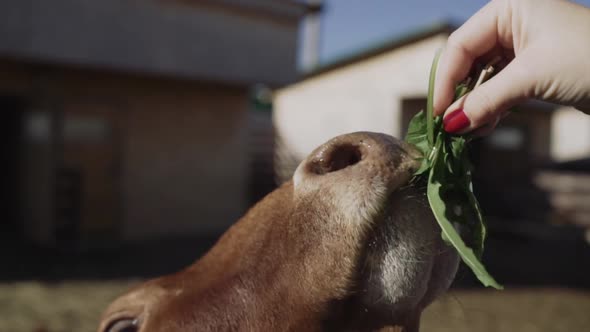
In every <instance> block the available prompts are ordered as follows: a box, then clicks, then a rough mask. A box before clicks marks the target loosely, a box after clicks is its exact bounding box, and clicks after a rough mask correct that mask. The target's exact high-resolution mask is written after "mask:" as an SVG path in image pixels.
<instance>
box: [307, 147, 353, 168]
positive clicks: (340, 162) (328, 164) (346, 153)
mask: <svg viewBox="0 0 590 332" xmlns="http://www.w3.org/2000/svg"><path fill="white" fill-rule="evenodd" d="M362 159H363V155H362V153H361V150H360V148H359V146H356V145H352V144H343V145H339V146H336V147H334V148H333V149H331V150H329V151H327V152H325V153H324V154H323V155H322V156H321V158H319V159H316V160H314V161H313V162H312V163H311V167H310V170H311V171H312V172H313V173H315V174H318V175H322V174H326V173H331V172H336V171H339V170H341V169H343V168H346V167H348V166H352V165H354V164H356V163H358V162H359V161H361V160H362Z"/></svg>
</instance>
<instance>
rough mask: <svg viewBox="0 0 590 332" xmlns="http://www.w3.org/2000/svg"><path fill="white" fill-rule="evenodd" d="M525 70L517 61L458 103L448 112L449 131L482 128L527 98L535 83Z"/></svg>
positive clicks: (458, 131) (446, 127)
mask: <svg viewBox="0 0 590 332" xmlns="http://www.w3.org/2000/svg"><path fill="white" fill-rule="evenodd" d="M524 68H525V67H524V66H522V63H521V61H519V60H518V59H515V60H513V61H512V62H510V64H508V66H506V68H504V69H503V70H502V71H500V72H499V73H498V74H496V76H494V77H492V78H491V79H490V80H488V81H486V82H485V83H483V84H482V85H480V86H479V87H477V88H475V89H473V90H472V91H471V92H470V93H469V94H467V95H465V96H464V97H463V98H460V99H459V100H457V101H455V102H454V103H453V104H452V105H451V106H449V108H448V109H447V110H446V112H445V115H444V118H443V123H444V128H445V131H447V132H449V133H453V134H459V133H465V132H469V131H472V130H474V129H477V128H480V127H482V126H484V125H486V124H488V123H490V122H494V121H496V119H498V118H499V117H500V116H501V115H502V114H503V113H504V112H505V111H506V110H507V109H508V108H510V107H511V106H514V105H515V104H517V103H519V102H521V101H523V100H524V99H526V98H527V97H528V94H529V93H528V91H531V89H532V88H533V81H532V78H531V75H530V74H529V73H526V70H525V69H524Z"/></svg>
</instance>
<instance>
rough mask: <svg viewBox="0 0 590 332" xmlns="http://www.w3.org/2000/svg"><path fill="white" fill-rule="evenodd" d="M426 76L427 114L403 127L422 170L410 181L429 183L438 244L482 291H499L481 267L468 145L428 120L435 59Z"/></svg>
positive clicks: (460, 91) (460, 90)
mask: <svg viewBox="0 0 590 332" xmlns="http://www.w3.org/2000/svg"><path fill="white" fill-rule="evenodd" d="M439 56H440V52H439V53H437V54H436V56H435V58H434V61H433V64H432V68H431V70H430V81H429V85H428V87H429V89H428V99H427V104H426V112H423V111H421V112H419V113H418V114H416V116H414V118H413V119H412V121H411V122H410V125H409V127H408V134H407V135H406V141H407V142H408V143H411V144H413V145H414V146H416V147H417V148H418V150H420V151H421V152H422V155H423V158H422V164H421V166H420V168H419V169H418V170H417V171H416V172H415V174H414V177H415V179H423V178H427V179H428V182H427V183H428V187H427V196H428V202H429V203H430V208H431V209H432V212H433V214H434V216H435V218H436V221H437V222H438V224H439V226H440V228H441V230H442V238H443V239H444V240H445V242H446V243H448V244H449V245H452V246H453V247H454V248H455V249H456V250H457V252H458V253H459V255H460V256H461V259H462V260H463V262H464V263H465V264H466V265H467V266H469V268H471V270H472V271H473V273H474V274H475V276H476V277H477V278H478V279H479V280H480V282H481V283H482V284H484V285H485V286H491V287H494V288H496V289H502V286H501V285H500V284H498V283H497V282H496V281H495V280H494V278H493V277H492V276H491V275H490V274H489V273H488V272H487V271H486V269H485V267H484V266H483V264H482V263H481V261H480V259H481V255H482V253H483V248H484V241H485V237H486V228H485V224H484V221H483V216H482V212H481V209H480V206H479V203H478V202H477V199H476V197H475V195H474V193H473V185H472V165H471V162H470V161H469V157H468V154H467V146H468V140H467V139H466V138H465V137H463V136H457V135H450V134H448V133H447V132H445V131H444V130H443V126H442V119H441V117H440V116H439V117H437V118H436V119H435V118H434V116H433V94H434V80H435V74H436V68H437V65H438V58H439ZM468 92H469V86H468V84H459V85H458V86H457V88H456V90H455V99H458V98H460V97H461V96H463V95H465V94H466V93H468ZM453 224H460V225H462V226H464V227H463V228H464V229H466V230H467V231H468V233H469V235H470V237H471V241H470V242H471V243H470V244H471V247H469V246H467V244H465V242H464V241H463V239H461V237H460V236H459V234H458V232H457V231H456V229H455V226H454V225H453Z"/></svg>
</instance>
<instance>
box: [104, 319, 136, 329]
mask: <svg viewBox="0 0 590 332" xmlns="http://www.w3.org/2000/svg"><path fill="white" fill-rule="evenodd" d="M137 331H139V324H138V321H137V319H134V318H119V319H117V320H114V321H113V322H111V323H110V324H109V326H108V327H107V328H106V330H105V332H137Z"/></svg>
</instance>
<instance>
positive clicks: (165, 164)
mask: <svg viewBox="0 0 590 332" xmlns="http://www.w3.org/2000/svg"><path fill="white" fill-rule="evenodd" d="M0 72H2V73H3V75H2V77H0V94H11V95H19V96H24V97H26V98H28V99H29V100H31V102H32V105H46V107H47V109H49V110H53V111H58V112H64V111H65V110H67V112H68V114H79V115H84V114H90V113H92V112H94V111H95V110H96V109H97V106H98V107H99V108H100V109H102V110H110V111H111V113H114V114H116V116H115V117H114V118H115V120H112V121H114V122H116V123H115V124H114V126H115V127H117V128H119V131H120V132H119V135H118V138H117V142H118V146H117V149H115V150H116V151H115V153H116V154H118V155H117V156H116V158H118V163H117V165H118V166H116V167H115V170H114V172H115V173H116V175H115V176H118V177H119V179H120V193H119V195H120V201H121V207H122V210H121V211H120V213H121V214H120V215H121V222H120V230H119V231H120V232H121V234H122V235H123V236H124V238H126V239H141V238H147V237H152V236H156V235H187V234H190V233H201V234H202V233H218V232H220V231H223V230H224V229H225V228H226V227H227V226H228V225H230V224H231V223H233V222H234V221H236V220H237V218H238V217H239V216H240V215H241V214H242V212H243V211H244V210H245V208H246V197H245V195H246V157H247V147H246V126H245V123H246V121H245V117H246V109H247V102H248V98H247V97H248V90H247V89H246V88H245V87H232V86H223V85H213V84H205V83H195V82H190V81H178V80H170V79H165V78H158V77H146V78H140V77H134V76H130V75H115V74H109V73H104V72H103V73H100V72H91V71H75V70H66V69H63V68H50V67H33V66H29V65H20V64H15V63H9V62H3V63H0ZM4 73H6V74H4ZM48 199H51V197H49V198H48ZM50 222H51V221H49V220H47V221H46V222H45V223H50Z"/></svg>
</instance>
